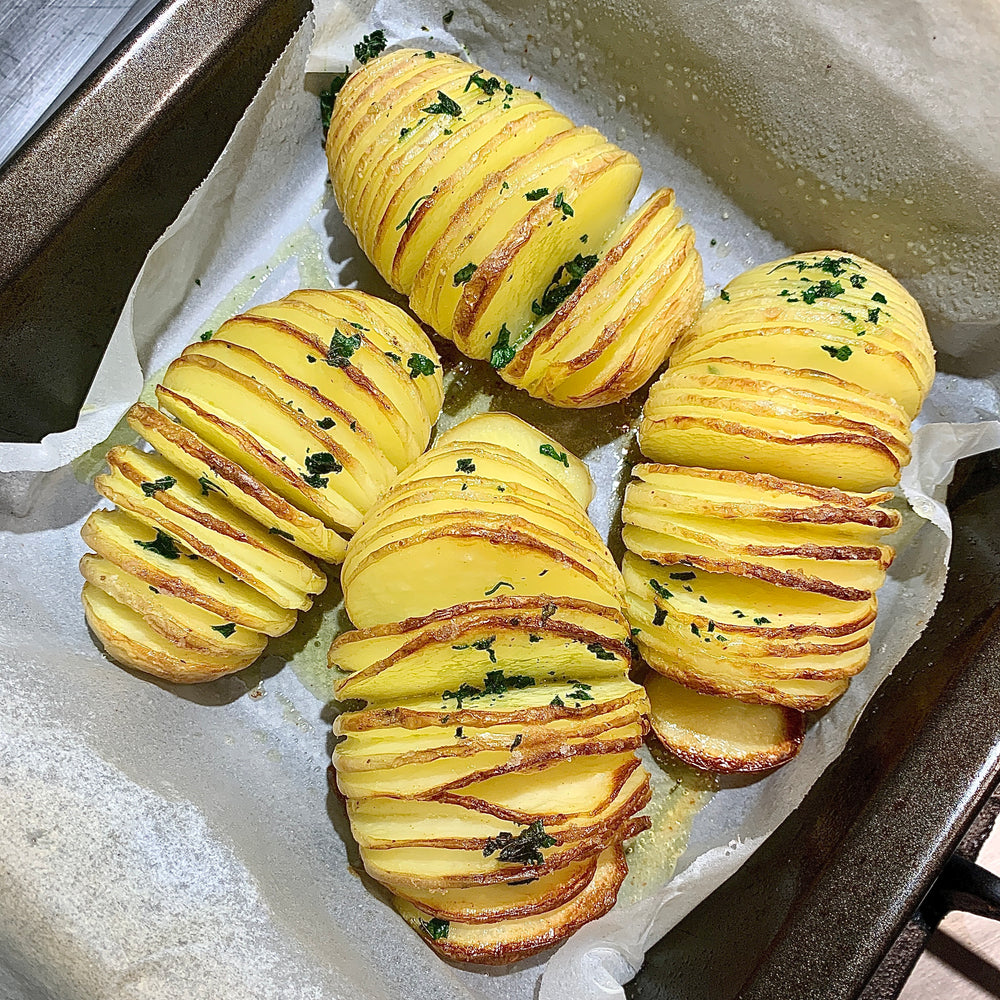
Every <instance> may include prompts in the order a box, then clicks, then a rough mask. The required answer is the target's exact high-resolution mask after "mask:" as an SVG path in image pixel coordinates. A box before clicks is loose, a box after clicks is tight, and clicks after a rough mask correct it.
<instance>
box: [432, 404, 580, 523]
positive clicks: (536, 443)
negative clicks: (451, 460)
mask: <svg viewBox="0 0 1000 1000" xmlns="http://www.w3.org/2000/svg"><path fill="white" fill-rule="evenodd" d="M459 442H461V443H463V444H478V445H483V444H485V445H495V446H497V447H500V448H503V449H505V450H506V451H511V452H514V453H516V454H518V455H522V456H523V457H524V458H526V459H528V460H529V461H531V462H534V463H535V465H537V466H539V467H540V468H542V469H543V470H544V471H545V472H546V473H547V474H548V475H549V476H553V477H555V478H556V479H557V480H558V481H559V482H560V483H562V485H563V486H565V487H566V489H567V490H568V491H569V492H570V493H571V494H572V495H573V498H574V499H575V500H576V502H577V503H578V504H579V505H580V506H581V507H582V508H583V509H584V510H586V509H587V507H589V506H590V501H591V500H593V499H594V481H593V479H591V476H590V470H589V469H588V468H587V466H586V465H585V464H584V463H583V462H582V461H581V460H580V459H579V458H577V457H576V455H573V454H572V453H571V452H568V451H566V449H564V448H562V447H561V446H560V445H559V443H558V442H557V441H556V440H555V439H554V438H551V437H549V436H548V434H544V433H543V432H542V431H540V430H538V429H537V428H536V427H532V426H531V424H529V423H526V422H525V421H524V420H522V419H521V418H520V417H516V416H514V414H512V413H502V412H490V413H479V414H477V415H476V416H473V417H469V419H468V420H463V421H462V422H461V423H460V424H456V425H455V426H454V427H452V428H451V429H450V430H447V431H445V432H444V433H443V434H441V435H439V436H438V439H437V441H436V442H435V444H434V447H435V449H436V448H441V447H444V446H445V445H449V444H455V443H459Z"/></svg>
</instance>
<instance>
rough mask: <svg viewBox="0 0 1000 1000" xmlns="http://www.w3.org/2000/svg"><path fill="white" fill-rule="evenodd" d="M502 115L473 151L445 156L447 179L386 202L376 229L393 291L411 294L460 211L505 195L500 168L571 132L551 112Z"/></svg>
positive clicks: (566, 122)
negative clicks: (389, 261) (500, 123)
mask: <svg viewBox="0 0 1000 1000" xmlns="http://www.w3.org/2000/svg"><path fill="white" fill-rule="evenodd" d="M505 114H506V120H505V122H504V124H503V127H502V128H500V129H499V130H498V131H496V132H495V134H494V135H492V136H491V137H490V138H489V139H488V140H487V141H486V142H485V143H484V144H483V145H482V146H481V147H480V148H479V149H478V150H477V151H475V152H474V153H470V155H468V156H460V155H459V153H460V152H461V150H459V151H456V153H455V154H454V155H453V156H451V157H449V163H448V166H449V167H451V168H452V169H451V173H450V174H448V176H447V177H445V178H442V179H440V180H438V181H437V183H436V184H434V185H429V184H423V185H412V186H411V187H410V189H409V192H408V195H407V197H406V198H401V199H394V200H393V201H392V202H391V203H390V206H389V208H388V209H387V210H386V213H385V215H384V216H383V220H382V223H381V224H380V239H381V241H383V242H384V244H385V249H384V250H380V251H379V253H384V254H385V256H386V257H388V255H389V254H390V253H391V254H392V284H393V286H394V287H396V288H399V289H401V290H402V291H404V292H406V293H407V294H409V293H410V292H411V291H412V290H413V287H414V284H415V282H416V280H417V274H418V272H419V270H420V268H421V267H422V266H423V263H424V260H425V258H426V255H427V253H428V252H429V251H430V249H431V247H434V246H436V245H437V244H438V243H439V242H440V240H441V239H442V237H443V235H444V233H445V232H446V230H447V229H448V227H449V225H450V224H451V220H452V219H453V218H454V216H455V215H456V213H457V212H459V211H460V210H462V208H463V206H465V205H468V204H470V203H474V201H475V199H476V198H483V197H494V196H496V195H502V194H503V193H504V192H506V191H508V189H509V188H510V184H509V183H508V182H507V181H506V180H505V179H504V176H503V173H502V171H503V170H504V169H506V168H507V167H508V166H509V165H510V164H512V163H517V162H520V161H522V160H523V158H524V157H526V156H527V155H528V154H529V153H531V151H533V150H534V149H536V148H538V147H540V146H542V145H544V144H545V143H548V142H550V141H555V139H556V137H557V136H560V135H563V134H565V133H569V132H571V131H572V130H573V129H574V125H573V123H572V122H571V121H570V120H569V119H568V118H565V117H564V116H563V115H560V114H558V113H557V112H555V111H552V110H548V111H538V112H528V113H525V114H523V115H521V114H519V113H517V112H516V111H510V112H506V113H505ZM484 179H485V183H484ZM428 180H429V179H428ZM504 184H507V187H504ZM407 220H409V221H407ZM467 263H474V262H467ZM462 266H465V265H462ZM454 280H455V277H454V274H453V275H452V281H454Z"/></svg>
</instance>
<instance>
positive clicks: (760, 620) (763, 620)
mask: <svg viewBox="0 0 1000 1000" xmlns="http://www.w3.org/2000/svg"><path fill="white" fill-rule="evenodd" d="M753 623H754V625H770V624H771V619H770V618H764V617H761V618H755V619H754V620H753Z"/></svg>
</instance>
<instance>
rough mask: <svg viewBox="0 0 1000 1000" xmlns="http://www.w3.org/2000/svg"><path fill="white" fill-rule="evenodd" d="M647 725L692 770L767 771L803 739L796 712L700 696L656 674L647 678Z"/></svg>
mask: <svg viewBox="0 0 1000 1000" xmlns="http://www.w3.org/2000/svg"><path fill="white" fill-rule="evenodd" d="M645 684H646V693H647V694H648V695H649V721H650V725H651V726H652V728H653V732H654V733H656V736H657V739H659V741H660V742H661V743H662V744H663V746H665V747H666V748H667V749H668V750H669V751H670V752H671V753H673V754H675V755H676V756H677V757H680V759H681V760H683V761H685V762H686V763H688V764H691V765H692V766H694V767H700V768H703V769H705V770H707V771H717V772H731V771H739V772H753V771H766V770H769V769H770V768H773V767H778V766H779V765H781V764H785V763H787V762H788V761H789V760H791V759H792V758H793V757H794V756H795V755H796V754H797V753H798V752H799V747H800V746H801V745H802V738H803V736H804V735H805V720H804V717H803V715H802V713H801V712H796V711H795V710H793V709H790V708H784V707H783V706H781V705H751V704H748V703H746V702H742V701H737V700H736V699H735V698H720V697H717V696H715V695H710V694H701V693H699V692H697V691H692V690H691V689H690V688H687V687H684V685H682V684H678V683H677V682H676V681H672V680H670V678H668V677H664V676H663V675H662V674H658V673H656V672H655V671H651V672H650V673H649V674H648V675H647V676H646V681H645Z"/></svg>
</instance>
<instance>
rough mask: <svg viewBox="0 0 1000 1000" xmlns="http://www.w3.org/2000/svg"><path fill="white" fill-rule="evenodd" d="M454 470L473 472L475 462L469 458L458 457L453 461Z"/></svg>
mask: <svg viewBox="0 0 1000 1000" xmlns="http://www.w3.org/2000/svg"><path fill="white" fill-rule="evenodd" d="M455 471H456V472H475V471H476V463H475V462H473V461H472V459H471V458H460V459H459V460H458V461H457V462H456V463H455Z"/></svg>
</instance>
